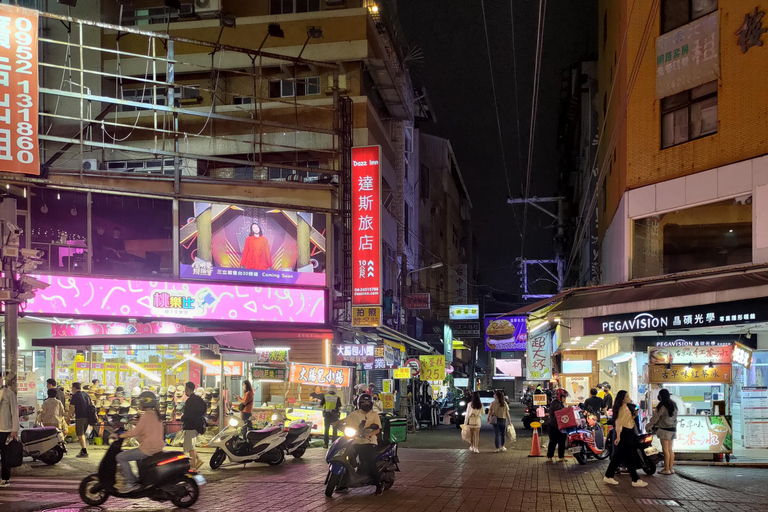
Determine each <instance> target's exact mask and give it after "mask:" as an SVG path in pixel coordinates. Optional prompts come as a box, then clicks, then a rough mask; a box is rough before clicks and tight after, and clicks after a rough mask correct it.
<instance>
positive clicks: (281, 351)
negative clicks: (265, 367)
mask: <svg viewBox="0 0 768 512" xmlns="http://www.w3.org/2000/svg"><path fill="white" fill-rule="evenodd" d="M256 359H257V362H259V363H285V362H288V349H285V348H270V349H263V348H257V349H256Z"/></svg>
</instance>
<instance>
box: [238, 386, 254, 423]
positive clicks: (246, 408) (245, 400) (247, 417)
mask: <svg viewBox="0 0 768 512" xmlns="http://www.w3.org/2000/svg"><path fill="white" fill-rule="evenodd" d="M235 398H237V399H238V400H239V401H240V403H239V404H238V405H237V410H238V411H240V419H242V420H243V421H244V422H245V423H250V421H251V413H252V412H253V386H252V385H251V381H249V380H244V381H243V396H241V397H240V396H236V397H235Z"/></svg>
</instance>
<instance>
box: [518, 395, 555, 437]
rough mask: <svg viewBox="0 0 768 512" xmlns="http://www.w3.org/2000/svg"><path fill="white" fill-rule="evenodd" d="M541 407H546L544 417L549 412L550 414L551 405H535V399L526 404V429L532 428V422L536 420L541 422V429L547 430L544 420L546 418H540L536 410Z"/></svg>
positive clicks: (524, 421) (524, 417) (524, 419)
mask: <svg viewBox="0 0 768 512" xmlns="http://www.w3.org/2000/svg"><path fill="white" fill-rule="evenodd" d="M539 407H543V408H544V418H546V416H547V414H549V407H547V406H546V405H534V404H533V400H531V401H530V402H527V403H526V404H525V414H524V415H523V427H525V429H526V430H530V428H531V423H533V422H534V421H538V422H539V423H541V429H542V430H546V428H547V424H546V422H545V421H544V418H539V417H538V415H537V412H536V411H537V410H538V408H539Z"/></svg>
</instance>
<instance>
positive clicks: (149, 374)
mask: <svg viewBox="0 0 768 512" xmlns="http://www.w3.org/2000/svg"><path fill="white" fill-rule="evenodd" d="M128 366H129V367H131V368H133V369H134V370H136V371H137V372H139V373H141V374H142V375H145V376H147V377H148V378H150V379H152V380H153V381H155V382H160V381H161V380H162V379H160V377H158V376H157V375H155V374H154V373H152V372H148V371H147V370H145V369H144V368H142V367H141V366H139V365H137V364H136V363H132V362H131V361H128Z"/></svg>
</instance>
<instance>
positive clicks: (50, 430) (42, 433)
mask: <svg viewBox="0 0 768 512" xmlns="http://www.w3.org/2000/svg"><path fill="white" fill-rule="evenodd" d="M58 430H59V429H57V428H56V427H38V428H25V429H24V430H22V431H21V442H22V443H23V444H27V443H33V442H35V441H40V440H42V439H48V438H49V437H54V436H56V434H57V433H58Z"/></svg>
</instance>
